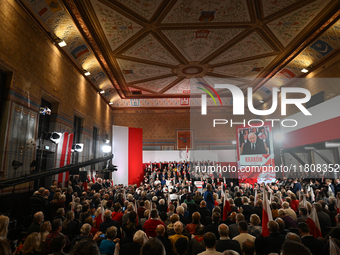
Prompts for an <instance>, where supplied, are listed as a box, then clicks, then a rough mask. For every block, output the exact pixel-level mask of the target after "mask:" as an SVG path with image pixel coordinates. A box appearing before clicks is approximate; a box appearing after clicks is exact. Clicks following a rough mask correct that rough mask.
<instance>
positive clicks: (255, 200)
mask: <svg viewBox="0 0 340 255" xmlns="http://www.w3.org/2000/svg"><path fill="white" fill-rule="evenodd" d="M256 203H257V189H255V199H254V206H256Z"/></svg>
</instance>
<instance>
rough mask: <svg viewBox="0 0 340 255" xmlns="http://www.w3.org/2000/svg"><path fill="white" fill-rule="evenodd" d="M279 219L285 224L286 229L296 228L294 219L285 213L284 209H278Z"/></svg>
mask: <svg viewBox="0 0 340 255" xmlns="http://www.w3.org/2000/svg"><path fill="white" fill-rule="evenodd" d="M279 217H280V218H281V219H282V220H283V221H284V222H285V226H286V228H288V229H289V228H296V227H297V225H296V222H295V221H294V219H293V218H292V217H290V216H289V215H288V214H287V213H286V210H285V209H280V210H279Z"/></svg>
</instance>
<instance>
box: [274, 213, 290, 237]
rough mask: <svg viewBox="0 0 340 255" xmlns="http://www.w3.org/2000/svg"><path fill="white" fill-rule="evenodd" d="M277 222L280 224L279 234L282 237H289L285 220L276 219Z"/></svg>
mask: <svg viewBox="0 0 340 255" xmlns="http://www.w3.org/2000/svg"><path fill="white" fill-rule="evenodd" d="M275 222H277V224H279V233H280V234H281V235H284V236H285V235H287V233H288V232H289V230H288V229H286V225H285V222H284V220H283V219H281V218H280V217H279V218H276V219H275Z"/></svg>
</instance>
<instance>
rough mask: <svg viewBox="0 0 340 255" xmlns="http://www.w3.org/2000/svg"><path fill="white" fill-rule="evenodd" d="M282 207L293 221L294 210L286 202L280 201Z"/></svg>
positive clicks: (294, 216) (294, 218)
mask: <svg viewBox="0 0 340 255" xmlns="http://www.w3.org/2000/svg"><path fill="white" fill-rule="evenodd" d="M282 208H283V209H284V210H285V213H286V214H287V215H288V216H290V217H291V218H292V219H293V220H294V221H296V220H297V215H296V212H295V211H294V210H293V209H292V208H290V207H289V204H288V202H283V203H282ZM279 217H281V216H280V215H279ZM281 218H282V217H281Z"/></svg>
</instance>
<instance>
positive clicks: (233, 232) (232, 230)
mask: <svg viewBox="0 0 340 255" xmlns="http://www.w3.org/2000/svg"><path fill="white" fill-rule="evenodd" d="M241 221H244V216H243V214H242V213H238V214H237V215H236V223H235V224H231V225H229V237H230V238H231V239H233V238H234V237H235V236H237V235H239V234H240V232H239V228H238V223H239V222H241Z"/></svg>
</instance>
